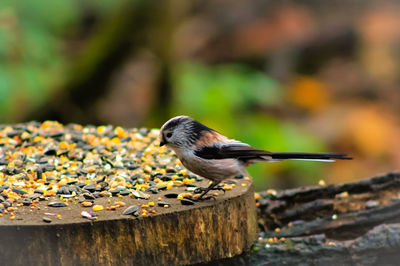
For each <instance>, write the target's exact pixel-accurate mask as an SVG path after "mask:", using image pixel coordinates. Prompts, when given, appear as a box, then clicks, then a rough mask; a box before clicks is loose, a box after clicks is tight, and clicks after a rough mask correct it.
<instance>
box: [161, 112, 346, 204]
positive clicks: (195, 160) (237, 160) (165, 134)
mask: <svg viewBox="0 0 400 266" xmlns="http://www.w3.org/2000/svg"><path fill="white" fill-rule="evenodd" d="M163 145H167V147H169V148H171V149H172V150H174V151H175V153H176V155H177V156H178V158H179V160H180V161H181V162H182V164H183V165H184V166H185V167H186V168H187V169H188V170H190V171H191V172H193V173H195V174H197V175H200V176H202V177H204V178H207V179H209V180H211V181H212V184H211V185H210V186H209V187H207V188H206V189H204V191H203V193H202V194H201V195H200V197H199V198H198V199H201V198H203V197H204V195H205V194H206V193H207V192H208V191H210V190H212V189H215V187H216V186H217V185H218V184H219V183H220V182H221V181H223V180H225V179H229V178H234V177H236V176H239V175H247V171H246V169H245V166H248V165H251V164H253V163H256V162H261V161H267V162H268V161H280V160H285V159H289V160H313V161H334V160H335V159H351V158H350V157H348V156H347V155H346V154H340V153H303V152H269V151H265V150H260V149H256V148H253V147H251V146H250V145H248V144H246V143H243V142H240V141H237V140H234V139H229V138H227V137H225V136H223V135H221V134H220V133H218V132H217V131H215V130H213V129H211V128H208V127H206V126H205V125H203V124H201V123H199V122H197V121H196V120H194V119H192V118H190V117H188V116H177V117H174V118H171V119H170V120H168V121H167V122H166V123H165V124H164V125H163V126H162V127H161V130H160V146H163Z"/></svg>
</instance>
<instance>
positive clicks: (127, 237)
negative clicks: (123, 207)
mask: <svg viewBox="0 0 400 266" xmlns="http://www.w3.org/2000/svg"><path fill="white" fill-rule="evenodd" d="M157 196H158V195H157ZM149 200H151V199H149ZM124 201H125V202H126V201H127V200H124ZM130 201H134V200H133V199H130ZM155 202H156V201H155ZM169 202H170V203H171V207H170V208H168V209H167V208H166V209H165V211H164V212H161V211H160V212H159V213H158V214H155V215H151V216H147V217H138V218H136V217H133V216H129V217H126V215H122V214H117V213H115V212H114V213H108V216H107V217H103V218H102V219H101V220H99V221H89V220H87V221H85V220H84V219H82V218H80V211H82V207H81V206H80V205H70V206H71V210H69V211H68V213H65V212H64V213H62V212H59V211H58V210H57V211H55V212H56V213H62V214H61V215H62V220H57V219H55V221H53V222H52V223H51V224H45V223H43V221H41V219H42V215H44V212H49V211H51V210H49V209H45V205H44V204H42V205H41V207H42V210H41V211H42V212H43V213H40V214H39V213H37V212H36V213H35V214H29V210H28V211H26V213H25V214H23V215H22V216H23V217H24V220H20V221H9V222H7V221H3V222H2V224H0V258H1V261H2V262H3V263H6V264H7V265H24V264H25V265H184V264H193V263H200V262H207V261H211V260H216V259H221V258H227V257H232V256H235V255H238V254H241V253H242V252H244V251H246V250H248V249H249V248H250V247H251V245H252V244H253V243H254V241H255V239H256V237H257V225H256V210H255V204H254V195H253V188H252V186H250V185H249V186H246V187H241V189H240V190H239V191H236V192H234V191H227V192H226V193H225V195H223V196H219V197H217V199H216V200H212V199H211V200H207V201H204V202H196V203H195V205H193V206H185V205H182V204H181V203H179V200H178V199H171V200H169ZM21 211H22V210H21ZM103 216H104V215H103ZM124 216H125V217H124ZM77 217H79V218H77Z"/></svg>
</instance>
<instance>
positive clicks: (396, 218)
mask: <svg viewBox="0 0 400 266" xmlns="http://www.w3.org/2000/svg"><path fill="white" fill-rule="evenodd" d="M260 194H261V195H260V199H259V203H260V205H259V208H258V214H259V220H258V221H259V226H260V227H261V228H262V230H263V232H262V233H261V234H262V235H263V237H261V238H259V239H258V241H257V242H256V244H255V246H254V248H253V252H250V253H247V254H244V255H241V256H237V257H235V258H233V259H229V260H222V261H218V262H214V264H213V265H224V264H227V263H229V264H231V265H399V258H400V255H399V251H400V173H388V174H386V175H382V176H378V177H374V178H371V179H367V180H362V181H359V182H353V183H348V184H343V185H338V186H333V185H330V186H321V187H305V188H297V189H290V190H283V191H277V192H276V193H274V192H273V191H270V192H269V193H267V192H265V193H260Z"/></svg>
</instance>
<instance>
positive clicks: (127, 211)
mask: <svg viewBox="0 0 400 266" xmlns="http://www.w3.org/2000/svg"><path fill="white" fill-rule="evenodd" d="M138 210H139V207H138V206H136V205H132V206H129V207H128V208H126V209H125V210H124V211H123V214H124V215H135V213H137V211H138Z"/></svg>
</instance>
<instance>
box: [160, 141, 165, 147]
mask: <svg viewBox="0 0 400 266" xmlns="http://www.w3.org/2000/svg"><path fill="white" fill-rule="evenodd" d="M165 144H166V143H165V140H164V139H161V140H160V147H162V146H164V145H165Z"/></svg>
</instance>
